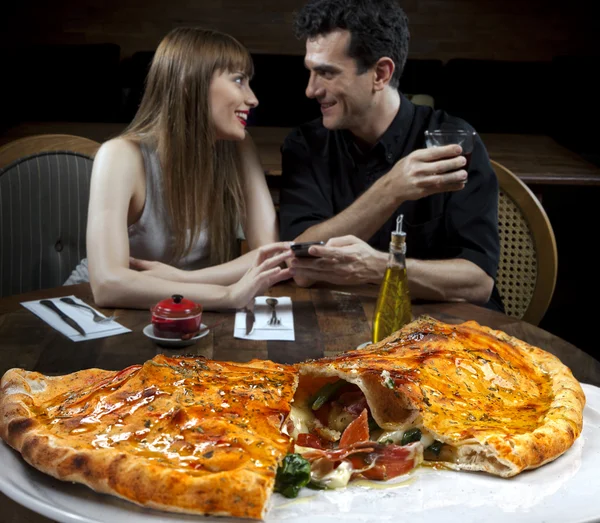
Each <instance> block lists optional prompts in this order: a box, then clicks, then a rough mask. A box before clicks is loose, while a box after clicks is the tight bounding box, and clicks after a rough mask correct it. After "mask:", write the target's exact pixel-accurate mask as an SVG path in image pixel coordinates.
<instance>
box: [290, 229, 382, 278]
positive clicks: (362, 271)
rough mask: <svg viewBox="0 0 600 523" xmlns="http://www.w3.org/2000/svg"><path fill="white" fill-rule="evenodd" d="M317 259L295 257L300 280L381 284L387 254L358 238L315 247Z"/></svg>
mask: <svg viewBox="0 0 600 523" xmlns="http://www.w3.org/2000/svg"><path fill="white" fill-rule="evenodd" d="M308 252H309V254H311V255H313V256H317V258H312V259H311V258H293V259H292V260H291V262H290V265H291V266H292V268H293V269H294V271H295V274H294V279H295V280H297V281H304V282H306V281H326V282H329V283H333V284H336V285H360V284H364V283H379V282H380V281H381V279H382V278H383V274H384V272H385V266H386V262H387V254H385V253H382V252H379V251H376V250H375V249H373V248H372V247H371V246H370V245H369V244H368V243H366V242H364V241H362V240H361V239H359V238H357V237H356V236H342V237H339V238H331V239H330V240H329V241H328V242H327V243H326V244H325V245H324V246H318V245H313V246H312V247H310V249H309V250H308Z"/></svg>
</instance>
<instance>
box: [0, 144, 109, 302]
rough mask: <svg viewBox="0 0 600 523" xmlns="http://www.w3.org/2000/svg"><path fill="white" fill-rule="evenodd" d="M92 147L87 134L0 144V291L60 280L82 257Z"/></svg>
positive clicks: (12, 291) (39, 286)
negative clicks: (0, 145) (81, 136)
mask: <svg viewBox="0 0 600 523" xmlns="http://www.w3.org/2000/svg"><path fill="white" fill-rule="evenodd" d="M98 147H100V144H99V143H97V142H94V141H92V140H88V139H87V138H80V137H77V136H70V135H39V136H31V137H28V138H22V139H20V140H16V141H14V142H11V143H8V144H6V145H4V146H3V147H2V148H0V297H2V296H9V295H11V294H17V293H22V292H27V291H32V290H37V289H44V288H49V287H56V286H59V285H62V283H63V282H64V281H65V280H66V279H67V278H68V276H69V274H70V273H71V271H72V270H73V269H74V268H75V266H76V265H77V263H79V261H80V260H81V259H82V258H84V257H85V231H86V222H87V207H88V199H89V190H90V177H91V172H92V161H93V160H92V159H93V155H94V154H95V152H96V150H97V149H98Z"/></svg>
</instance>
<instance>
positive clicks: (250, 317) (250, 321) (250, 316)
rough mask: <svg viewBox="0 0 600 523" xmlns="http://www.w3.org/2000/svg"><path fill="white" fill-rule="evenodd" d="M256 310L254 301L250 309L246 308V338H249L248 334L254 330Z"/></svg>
mask: <svg viewBox="0 0 600 523" xmlns="http://www.w3.org/2000/svg"><path fill="white" fill-rule="evenodd" d="M253 308H254V301H253V302H252V304H251V305H250V306H248V307H245V310H246V336H248V334H250V333H251V332H252V329H253V328H254V319H255V318H254V311H253V310H252V309H253Z"/></svg>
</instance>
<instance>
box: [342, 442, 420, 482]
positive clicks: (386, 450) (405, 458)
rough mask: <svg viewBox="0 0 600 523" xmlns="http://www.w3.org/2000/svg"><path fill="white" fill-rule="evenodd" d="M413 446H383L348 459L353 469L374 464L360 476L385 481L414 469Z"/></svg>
mask: <svg viewBox="0 0 600 523" xmlns="http://www.w3.org/2000/svg"><path fill="white" fill-rule="evenodd" d="M414 446H415V445H404V446H400V445H385V446H381V447H377V448H376V449H375V450H374V451H373V452H371V453H369V454H367V455H362V456H356V455H355V456H352V457H351V458H349V460H350V462H351V463H352V466H353V467H354V468H355V469H362V468H365V467H367V466H369V465H370V464H371V463H373V462H375V465H374V466H373V467H372V468H370V469H368V470H365V471H363V472H361V475H362V476H364V477H365V478H367V479H373V480H387V479H392V478H395V477H398V476H401V475H402V474H406V473H407V472H410V471H411V470H412V469H413V468H414V467H415V449H414Z"/></svg>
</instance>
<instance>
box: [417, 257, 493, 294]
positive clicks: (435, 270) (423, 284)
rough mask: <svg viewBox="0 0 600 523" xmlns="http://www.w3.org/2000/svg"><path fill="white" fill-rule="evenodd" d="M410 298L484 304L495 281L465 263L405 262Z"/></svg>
mask: <svg viewBox="0 0 600 523" xmlns="http://www.w3.org/2000/svg"><path fill="white" fill-rule="evenodd" d="M406 274H407V275H408V288H409V291H410V295H411V297H413V298H415V299H422V300H430V301H467V302H469V303H478V304H482V305H483V304H485V303H487V302H488V301H489V299H490V296H491V294H492V290H493V288H494V280H493V279H492V278H491V277H490V276H489V275H487V274H486V273H485V272H484V271H483V270H482V269H481V268H480V267H478V266H477V265H475V264H474V263H473V262H470V261H468V260H464V259H460V258H456V259H453V260H415V259H408V260H406Z"/></svg>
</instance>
